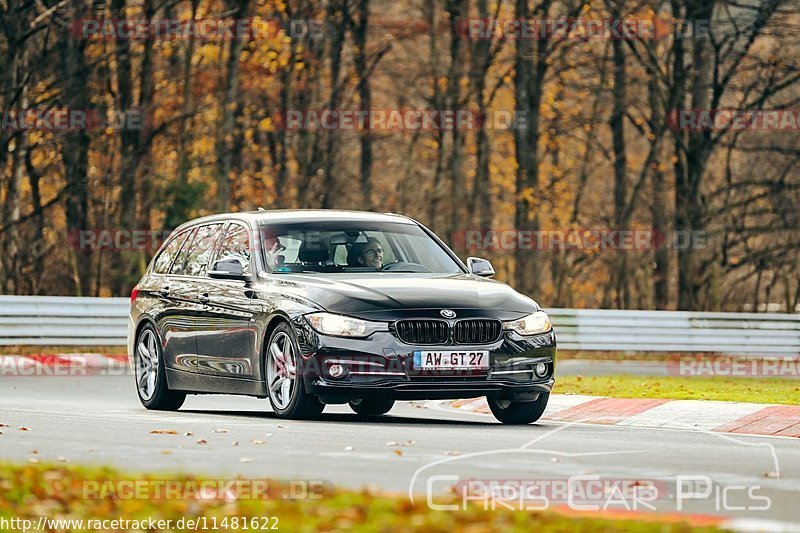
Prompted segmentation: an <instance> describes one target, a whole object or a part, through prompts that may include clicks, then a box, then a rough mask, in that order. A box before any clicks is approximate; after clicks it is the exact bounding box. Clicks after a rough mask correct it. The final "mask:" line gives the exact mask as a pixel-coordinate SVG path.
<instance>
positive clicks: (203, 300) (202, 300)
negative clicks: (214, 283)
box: [199, 292, 211, 304]
mask: <svg viewBox="0 0 800 533" xmlns="http://www.w3.org/2000/svg"><path fill="white" fill-rule="evenodd" d="M199 300H200V303H201V304H208V302H210V301H211V298H210V297H209V296H208V293H207V292H204V293H203V294H201V295H200V298H199Z"/></svg>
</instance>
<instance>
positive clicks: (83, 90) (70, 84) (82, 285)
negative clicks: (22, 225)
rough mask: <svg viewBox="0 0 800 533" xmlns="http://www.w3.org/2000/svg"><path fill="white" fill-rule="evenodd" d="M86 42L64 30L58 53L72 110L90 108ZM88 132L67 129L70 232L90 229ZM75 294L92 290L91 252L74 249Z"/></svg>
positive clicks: (64, 155)
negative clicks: (85, 51)
mask: <svg viewBox="0 0 800 533" xmlns="http://www.w3.org/2000/svg"><path fill="white" fill-rule="evenodd" d="M73 6H74V13H76V14H77V13H80V7H81V2H80V1H79V0H74V1H73ZM84 46H85V41H84V40H81V39H76V38H74V37H73V36H71V35H67V32H66V31H63V32H62V37H61V41H60V43H59V47H58V48H59V53H60V55H61V64H62V66H63V74H62V76H61V78H62V80H64V82H63V83H64V85H63V91H62V94H63V101H64V104H65V105H66V107H67V108H69V109H89V107H90V102H91V100H90V98H89V89H88V84H87V79H88V78H89V68H88V66H87V63H86V57H85V56H84ZM89 144H90V139H89V134H88V132H87V131H86V130H85V129H82V130H81V129H79V130H75V131H68V132H64V142H63V145H62V146H63V148H62V154H61V157H62V161H63V163H64V177H65V181H66V218H67V233H68V234H76V233H77V232H79V231H81V230H86V229H88V228H89V177H88V170H89ZM73 253H74V258H73V264H72V271H73V280H74V283H75V291H74V294H76V295H78V296H83V295H87V294H89V291H90V290H91V287H90V280H91V274H92V272H91V253H90V252H89V251H88V250H87V251H83V250H73Z"/></svg>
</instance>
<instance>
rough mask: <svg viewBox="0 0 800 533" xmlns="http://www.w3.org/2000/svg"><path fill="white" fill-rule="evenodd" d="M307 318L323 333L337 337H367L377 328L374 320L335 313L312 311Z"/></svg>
mask: <svg viewBox="0 0 800 533" xmlns="http://www.w3.org/2000/svg"><path fill="white" fill-rule="evenodd" d="M306 320H308V322H309V324H311V327H312V328H314V329H315V330H317V331H318V332H320V333H322V334H323V335H333V336H336V337H367V336H369V335H370V334H371V333H372V332H373V331H375V330H376V329H377V324H375V323H373V322H367V321H366V320H361V319H358V318H352V317H349V316H344V315H334V314H333V313H312V314H310V315H306Z"/></svg>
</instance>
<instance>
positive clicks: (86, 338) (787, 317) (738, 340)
mask: <svg viewBox="0 0 800 533" xmlns="http://www.w3.org/2000/svg"><path fill="white" fill-rule="evenodd" d="M128 306H129V301H128V299H127V298H75V297H65V296H0V345H6V346H7V345H51V346H57V345H61V346H68V345H77V346H90V345H93V346H98V345H103V346H116V345H124V344H125V342H126V341H125V339H126V335H127V320H128V318H127V317H128ZM547 312H548V313H549V314H550V317H551V319H552V321H553V324H554V325H555V327H556V333H557V335H558V345H559V348H561V349H564V350H604V351H636V352H718V353H729V354H740V355H798V354H800V314H775V313H769V314H767V313H698V312H687V311H618V310H611V309H548V310H547Z"/></svg>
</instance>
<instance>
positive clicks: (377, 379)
mask: <svg viewBox="0 0 800 533" xmlns="http://www.w3.org/2000/svg"><path fill="white" fill-rule="evenodd" d="M295 326H296V331H297V333H298V341H299V345H300V350H301V352H302V356H303V357H302V361H301V365H302V366H303V368H302V370H301V372H302V375H303V380H304V385H305V388H306V390H307V391H308V392H310V393H312V394H316V395H318V396H319V397H320V399H321V400H322V401H323V402H325V403H346V402H348V401H351V400H355V399H361V398H368V397H382V398H392V399H396V400H433V399H456V398H472V397H478V396H493V397H499V398H504V399H512V400H518V401H530V400H535V399H536V398H538V396H539V394H542V393H549V392H550V391H551V390H552V388H553V383H554V379H553V376H554V373H555V363H556V353H557V350H556V338H555V333H554V332H553V331H550V332H548V333H544V334H541V335H534V336H530V337H523V336H521V335H518V334H516V333H514V332H511V331H504V332H503V334H502V336H501V338H500V339H499V340H498V341H496V342H494V343H492V344H485V345H452V346H417V345H409V344H405V343H403V342H401V341H400V340H399V339H397V338H396V337H395V336H394V335H393V334H392V333H390V332H376V333H373V334H372V335H370V336H369V337H368V338H366V339H349V338H342V337H331V336H325V335H320V334H319V333H317V332H316V331H314V330H313V329H311V328H310V327H309V326H308V324H307V323H306V322H305V320H304V319H303V318H302V317H300V318H298V319H296V320H295ZM417 350H459V351H475V350H485V351H488V352H489V368H488V369H483V370H477V369H473V370H447V371H445V370H442V371H422V370H419V369H415V368H414V366H413V359H414V357H413V353H414V351H417ZM537 363H545V364H546V365H547V372H546V374H545V375H544V376H541V377H537V376H536V374H535V373H534V371H533V368H534V366H535V365H536V364H537ZM333 364H336V365H339V366H341V367H343V368H344V369H345V372H344V374H343V375H341V376H339V377H333V376H332V375H331V373H330V366H331V365H333Z"/></svg>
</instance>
